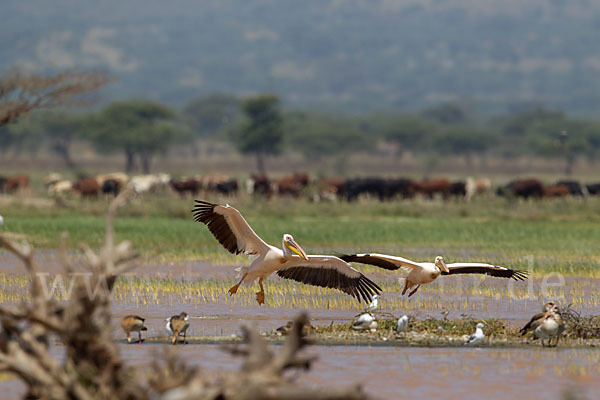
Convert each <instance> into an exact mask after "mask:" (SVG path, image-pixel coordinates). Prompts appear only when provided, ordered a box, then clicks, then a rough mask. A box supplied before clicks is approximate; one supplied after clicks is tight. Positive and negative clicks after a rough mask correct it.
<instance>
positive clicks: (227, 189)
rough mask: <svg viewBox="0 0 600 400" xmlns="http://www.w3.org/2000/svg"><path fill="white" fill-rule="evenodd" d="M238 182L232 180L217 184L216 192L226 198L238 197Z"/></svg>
mask: <svg viewBox="0 0 600 400" xmlns="http://www.w3.org/2000/svg"><path fill="white" fill-rule="evenodd" d="M238 189H239V187H238V182H237V181H236V180H235V179H230V180H228V181H226V182H220V183H217V186H216V188H215V190H216V191H217V193H220V194H223V195H225V196H231V195H236V194H237V192H238Z"/></svg>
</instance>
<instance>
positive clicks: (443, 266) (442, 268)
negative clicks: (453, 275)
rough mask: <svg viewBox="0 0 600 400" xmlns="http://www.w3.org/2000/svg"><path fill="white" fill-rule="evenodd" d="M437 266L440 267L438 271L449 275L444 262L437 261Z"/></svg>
mask: <svg viewBox="0 0 600 400" xmlns="http://www.w3.org/2000/svg"><path fill="white" fill-rule="evenodd" d="M437 266H438V267H440V269H441V270H442V271H444V272H445V273H450V270H449V269H448V267H447V266H446V263H445V262H444V260H442V259H439V260H438V261H437Z"/></svg>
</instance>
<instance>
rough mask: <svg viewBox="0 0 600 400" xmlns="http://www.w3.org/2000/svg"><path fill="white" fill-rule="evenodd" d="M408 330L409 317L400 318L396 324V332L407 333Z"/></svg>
mask: <svg viewBox="0 0 600 400" xmlns="http://www.w3.org/2000/svg"><path fill="white" fill-rule="evenodd" d="M407 329H408V315H403V316H402V317H400V318H398V322H397V323H396V332H398V333H401V332H406V330H407Z"/></svg>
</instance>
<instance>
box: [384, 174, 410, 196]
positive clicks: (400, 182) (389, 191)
mask: <svg viewBox="0 0 600 400" xmlns="http://www.w3.org/2000/svg"><path fill="white" fill-rule="evenodd" d="M416 192H417V186H416V185H415V182H413V181H412V180H411V179H407V178H397V179H388V180H387V181H386V182H385V191H384V198H385V199H387V200H391V199H393V198H395V197H396V196H400V197H401V198H403V199H412V198H413V197H415V194H416Z"/></svg>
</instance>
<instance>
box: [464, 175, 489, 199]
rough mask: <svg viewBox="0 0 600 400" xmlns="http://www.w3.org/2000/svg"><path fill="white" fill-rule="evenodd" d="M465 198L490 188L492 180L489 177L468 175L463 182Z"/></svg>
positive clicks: (484, 192)
mask: <svg viewBox="0 0 600 400" xmlns="http://www.w3.org/2000/svg"><path fill="white" fill-rule="evenodd" d="M465 190H466V191H467V194H466V195H465V197H466V198H467V200H471V199H472V198H473V196H475V195H483V194H486V193H489V192H490V191H491V190H492V181H491V180H490V179H489V178H481V179H473V178H472V177H470V176H469V177H468V178H467V181H466V183H465Z"/></svg>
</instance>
